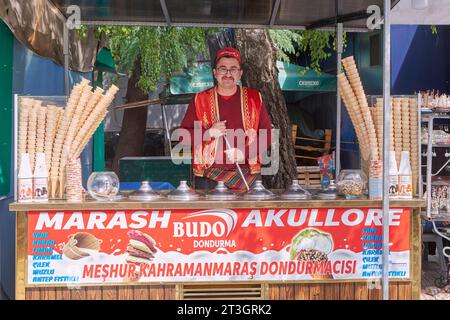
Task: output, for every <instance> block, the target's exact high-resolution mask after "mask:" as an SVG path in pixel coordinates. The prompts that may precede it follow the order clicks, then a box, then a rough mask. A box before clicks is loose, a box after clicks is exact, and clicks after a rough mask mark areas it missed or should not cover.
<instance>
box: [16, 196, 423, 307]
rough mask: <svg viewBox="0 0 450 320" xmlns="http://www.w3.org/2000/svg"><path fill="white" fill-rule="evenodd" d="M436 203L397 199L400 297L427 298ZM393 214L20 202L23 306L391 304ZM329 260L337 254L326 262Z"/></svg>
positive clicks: (301, 207) (263, 204)
mask: <svg viewBox="0 0 450 320" xmlns="http://www.w3.org/2000/svg"><path fill="white" fill-rule="evenodd" d="M424 205H425V203H424V201H422V200H418V199H414V200H392V201H390V207H391V235H390V241H391V242H393V245H392V247H391V254H392V257H391V263H390V269H389V270H390V272H392V274H391V279H390V289H389V292H390V298H391V299H394V300H395V299H419V297H420V281H421V279H420V278H421V224H420V208H421V207H423V206H424ZM381 207H382V202H381V201H374V200H344V199H342V200H339V199H338V200H333V201H323V200H302V201H286V200H270V201H240V200H237V201H226V202H220V201H206V200H199V201H190V202H179V201H170V200H161V201H153V202H146V203H144V202H131V201H117V202H94V201H86V202H82V203H67V202H65V201H61V200H54V201H49V202H48V203H30V204H24V203H13V204H11V205H10V210H11V211H14V212H16V213H17V220H16V231H17V233H16V235H17V236H16V252H17V255H16V299H157V300H158V299H208V298H223V299H225V298H232V299H242V298H245V299H307V300H308V299H381V298H382V291H381V282H380V281H379V280H376V279H375V278H374V277H378V273H377V272H378V271H377V270H378V269H379V266H380V261H379V260H380V259H379V255H380V250H377V248H378V249H380V246H379V243H381V241H379V240H380V235H381V227H380V219H379V218H380V212H381V211H380V210H381ZM135 230H138V234H142V232H143V231H145V232H144V233H146V234H148V235H151V237H153V239H154V240H155V243H154V246H152V245H151V244H148V249H150V251H148V252H147V251H145V254H142V252H140V251H139V250H137V251H136V250H135V249H136V248H139V249H142V248H141V247H134V246H135V245H136V241H135V239H139V240H141V238H134V237H135V236H136V232H134V231H135ZM371 232H372V233H373V234H372V235H371V234H370V233H371ZM80 237H81V238H80ZM75 240H76V241H75ZM83 241H84V242H85V243H86V244H85V245H82V242H83ZM142 241H143V242H144V243H147V242H146V240H145V239H144V240H142ZM365 241H368V242H365ZM138 242H139V241H138ZM74 246H75V247H76V248H74ZM130 247H132V248H131V249H130ZM319 248H320V250H319ZM144 249H145V248H144ZM80 250H81V252H80ZM133 250H134V251H133ZM142 250H143V249H142ZM145 250H147V249H145ZM318 250H319V252H326V254H322V255H320V254H319V256H320V258H317V252H318ZM136 252H138V253H140V255H139V254H136ZM312 252H313V253H315V254H316V255H315V256H314V258H311V257H310V256H308V258H304V257H305V254H311V253H312ZM366 254H367V256H366ZM136 257H139V258H136ZM96 259H98V260H96ZM105 259H106V260H105ZM305 259H306V260H305ZM99 261H103V262H102V263H103V264H101V263H100V262H99ZM105 261H108V262H105ZM136 261H137V262H136ZM372 262H373V263H372ZM105 266H106V267H105ZM375 275H376V276H375Z"/></svg>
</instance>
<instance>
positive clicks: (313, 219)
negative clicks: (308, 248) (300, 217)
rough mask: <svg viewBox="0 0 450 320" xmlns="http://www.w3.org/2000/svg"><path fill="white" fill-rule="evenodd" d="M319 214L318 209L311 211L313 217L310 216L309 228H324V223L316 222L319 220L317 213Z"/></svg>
mask: <svg viewBox="0 0 450 320" xmlns="http://www.w3.org/2000/svg"><path fill="white" fill-rule="evenodd" d="M318 212H319V210H317V209H312V210H311V215H310V218H309V223H308V226H311V227H321V226H323V222H320V221H319V222H317V221H316V220H317V213H318Z"/></svg>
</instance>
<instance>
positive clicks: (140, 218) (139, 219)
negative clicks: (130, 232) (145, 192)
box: [130, 211, 148, 229]
mask: <svg viewBox="0 0 450 320" xmlns="http://www.w3.org/2000/svg"><path fill="white" fill-rule="evenodd" d="M147 216H148V212H146V211H136V212H135V213H133V214H132V215H131V220H132V221H134V222H132V223H130V228H133V229H142V228H145V226H146V225H147V219H146V217H147Z"/></svg>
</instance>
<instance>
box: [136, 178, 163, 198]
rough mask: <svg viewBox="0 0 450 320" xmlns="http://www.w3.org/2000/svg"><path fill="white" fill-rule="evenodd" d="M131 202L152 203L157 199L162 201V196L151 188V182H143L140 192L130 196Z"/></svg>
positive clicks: (137, 191)
mask: <svg viewBox="0 0 450 320" xmlns="http://www.w3.org/2000/svg"><path fill="white" fill-rule="evenodd" d="M128 198H129V199H130V200H136V201H152V200H156V199H161V198H162V197H161V195H160V194H159V193H157V192H156V191H154V190H153V189H152V187H151V186H150V182H148V181H142V183H141V186H140V187H139V190H136V191H134V192H132V193H130V195H129V196H128Z"/></svg>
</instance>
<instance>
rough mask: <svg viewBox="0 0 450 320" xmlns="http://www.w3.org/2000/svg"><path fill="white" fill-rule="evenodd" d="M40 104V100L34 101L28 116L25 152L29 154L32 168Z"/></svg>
mask: <svg viewBox="0 0 450 320" xmlns="http://www.w3.org/2000/svg"><path fill="white" fill-rule="evenodd" d="M40 106H41V102H40V101H36V100H35V101H34V103H33V107H32V108H31V109H30V114H29V118H28V134H27V152H28V153H29V154H30V164H31V168H32V170H33V168H34V163H35V157H36V135H37V111H38V109H39V108H40Z"/></svg>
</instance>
